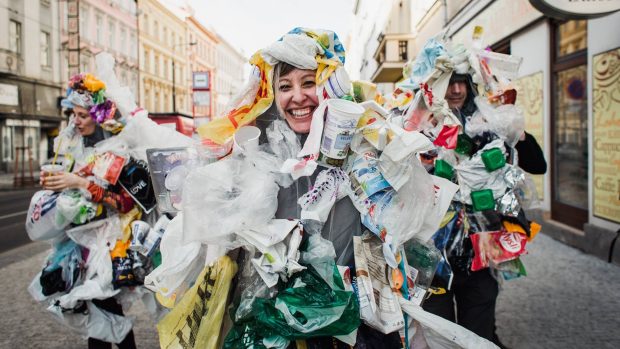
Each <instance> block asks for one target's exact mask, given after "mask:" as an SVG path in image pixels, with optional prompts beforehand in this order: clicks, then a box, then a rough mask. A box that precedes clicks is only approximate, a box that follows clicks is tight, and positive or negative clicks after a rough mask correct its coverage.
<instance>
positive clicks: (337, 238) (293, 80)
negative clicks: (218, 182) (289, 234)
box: [211, 28, 402, 349]
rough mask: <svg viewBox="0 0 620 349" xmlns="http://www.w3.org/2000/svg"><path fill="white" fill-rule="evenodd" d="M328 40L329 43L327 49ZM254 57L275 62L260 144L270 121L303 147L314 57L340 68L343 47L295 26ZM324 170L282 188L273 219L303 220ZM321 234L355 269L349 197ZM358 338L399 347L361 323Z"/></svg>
mask: <svg viewBox="0 0 620 349" xmlns="http://www.w3.org/2000/svg"><path fill="white" fill-rule="evenodd" d="M308 38H310V39H312V40H309V39H308ZM328 40H329V42H330V44H329V45H326V43H327V42H328ZM313 47H321V48H322V50H323V52H322V54H321V52H320V51H322V50H321V49H319V51H318V52H314V48H313ZM289 53H290V55H289ZM258 54H262V56H267V57H270V59H269V58H268V60H269V61H270V63H273V80H272V84H271V86H269V88H270V89H272V90H273V96H274V97H273V103H272V104H271V105H270V106H269V108H267V109H266V110H265V111H264V112H262V113H261V114H260V115H258V117H257V118H256V120H254V123H255V125H256V126H257V127H258V128H259V129H260V130H261V138H260V142H261V143H265V142H267V137H266V132H265V131H266V130H267V128H268V127H269V126H270V124H271V123H273V122H275V121H276V120H282V119H284V120H285V121H286V124H287V125H288V127H289V128H290V129H291V130H292V131H293V132H294V133H295V135H296V137H297V139H298V140H299V142H300V144H301V145H303V144H304V143H305V141H306V139H307V138H308V134H309V132H310V126H311V123H312V117H313V113H314V111H315V110H316V108H317V107H318V106H319V104H320V101H321V97H320V96H321V95H323V90H322V89H321V83H320V81H319V79H320V78H319V75H320V74H317V70H319V71H320V70H321V69H322V68H325V67H322V66H321V64H318V67H317V64H316V62H315V57H316V56H317V55H321V56H323V58H326V57H331V58H332V59H333V60H336V59H339V62H338V65H341V64H343V63H344V48H343V47H342V45H341V44H340V42H339V40H338V37H337V35H336V34H335V33H333V32H331V31H324V30H309V29H303V28H295V29H293V30H292V31H291V32H289V33H288V34H286V35H285V36H284V37H283V38H282V39H280V40H279V41H277V42H276V43H274V44H273V45H272V46H270V47H268V48H266V49H264V50H261V51H259V52H258V53H257V54H255V55H254V57H253V58H252V59H251V61H250V62H251V63H257V61H256V58H257V55H258ZM317 60H319V59H318V58H317ZM326 69H329V68H326ZM211 126H214V125H211ZM285 139H286V137H285ZM324 169H325V168H324V167H322V166H321V165H319V166H318V167H317V168H316V170H315V171H314V173H312V174H311V175H310V176H302V177H300V178H298V179H297V180H295V181H294V183H293V184H292V185H291V186H289V187H288V188H280V191H279V192H278V208H277V211H276V214H275V218H276V219H289V218H294V219H299V218H301V207H300V205H298V203H297V200H298V199H299V198H300V197H301V196H303V195H304V194H305V193H306V192H308V191H309V190H311V188H312V185H313V183H314V182H315V180H316V178H317V175H318V174H319V172H321V171H322V170H324ZM318 228H321V227H318V226H317V225H314V224H307V225H304V229H305V230H306V232H308V231H309V232H311V233H312V232H313V231H316V229H318ZM320 233H321V235H322V237H323V238H325V239H327V240H329V241H331V242H332V243H333V245H334V249H335V251H336V264H338V265H346V266H350V267H351V268H354V258H353V236H358V235H361V234H362V224H361V220H360V215H359V212H358V211H357V210H356V208H355V207H354V206H353V203H352V202H351V200H350V199H349V198H348V197H345V198H343V199H341V200H339V201H337V202H336V203H335V204H334V206H333V207H332V209H331V211H330V213H329V218H328V219H327V221H326V222H325V224H324V225H323V226H322V228H321V231H320ZM352 274H353V271H352ZM360 338H364V339H363V341H364V342H365V343H367V344H369V345H370V346H367V348H374V347H376V348H400V347H401V346H402V345H401V343H400V336H399V335H398V333H397V332H395V333H391V334H389V335H384V334H382V333H380V332H378V331H376V330H374V329H371V328H370V327H367V326H366V325H364V324H362V325H361V327H360V330H359V332H358V342H359V341H360ZM371 343H376V345H377V346H372V344H371ZM306 345H307V348H316V349H318V348H325V347H333V348H341V347H342V348H349V346H348V345H346V344H345V343H343V342H340V341H339V340H337V339H335V338H313V339H308V340H306ZM290 347H292V348H294V347H295V344H291V346H290Z"/></svg>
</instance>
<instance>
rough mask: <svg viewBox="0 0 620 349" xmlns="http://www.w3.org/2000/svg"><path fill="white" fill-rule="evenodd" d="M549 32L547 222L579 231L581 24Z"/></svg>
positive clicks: (584, 110) (584, 124) (583, 132)
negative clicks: (552, 38) (548, 207)
mask: <svg viewBox="0 0 620 349" xmlns="http://www.w3.org/2000/svg"><path fill="white" fill-rule="evenodd" d="M554 29H555V30H554V33H555V35H554V39H555V40H553V41H554V45H553V47H554V52H553V58H554V59H553V63H552V68H553V79H552V96H553V102H552V117H551V141H552V154H551V156H552V161H551V163H552V166H551V179H552V180H551V188H552V189H551V217H552V218H553V219H554V220H557V221H560V222H562V223H565V224H568V225H571V226H573V227H575V228H577V229H583V224H584V223H585V222H587V219H588V197H589V196H588V96H587V91H588V69H587V50H586V49H587V45H586V43H587V41H586V40H587V21H585V20H584V21H568V22H564V23H561V24H557V25H555V26H554Z"/></svg>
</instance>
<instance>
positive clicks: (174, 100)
mask: <svg viewBox="0 0 620 349" xmlns="http://www.w3.org/2000/svg"><path fill="white" fill-rule="evenodd" d="M196 44H197V42H196V41H194V42H189V43H180V44H176V45H173V46H172V113H174V114H176V113H177V89H176V78H175V74H176V69H175V67H174V55H175V51H174V50H175V48H177V47H178V46H195V45H196Z"/></svg>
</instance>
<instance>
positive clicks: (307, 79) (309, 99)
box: [275, 69, 319, 133]
mask: <svg viewBox="0 0 620 349" xmlns="http://www.w3.org/2000/svg"><path fill="white" fill-rule="evenodd" d="M315 75H316V73H315V71H314V70H302V69H293V70H292V71H291V72H289V73H288V74H286V75H282V76H280V78H279V80H278V81H277V82H276V86H277V89H276V91H275V99H276V105H277V107H278V110H279V111H280V113H281V114H282V115H284V118H285V119H286V121H287V122H288V125H289V126H290V127H291V129H293V131H295V132H297V133H308V132H310V123H311V122H312V113H314V110H315V109H316V107H317V106H318V105H319V98H318V97H317V95H316V82H315Z"/></svg>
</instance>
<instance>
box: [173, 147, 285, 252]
mask: <svg viewBox="0 0 620 349" xmlns="http://www.w3.org/2000/svg"><path fill="white" fill-rule="evenodd" d="M185 186H186V187H187V188H188V190H185V191H184V192H183V202H184V208H183V228H184V229H183V241H184V242H190V241H200V242H203V243H209V244H214V245H221V246H225V245H229V244H232V242H233V240H234V236H233V233H234V232H235V231H239V230H243V229H246V228H249V227H259V226H263V225H265V224H267V223H268V222H269V221H270V220H271V218H273V216H274V214H275V213H276V209H277V206H278V197H277V196H278V191H279V189H280V188H279V186H278V184H277V183H276V181H275V177H274V176H273V175H271V174H270V173H265V172H262V171H260V170H258V169H257V168H256V167H255V166H254V165H253V164H252V162H251V161H249V160H248V159H245V158H240V157H231V158H227V159H223V160H220V161H218V162H215V163H212V164H209V165H206V166H204V167H201V168H198V169H196V170H194V171H192V172H191V173H190V174H189V175H188V176H187V178H186V180H185Z"/></svg>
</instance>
